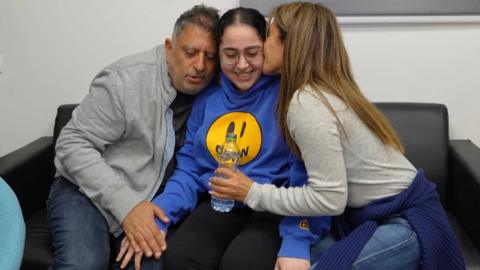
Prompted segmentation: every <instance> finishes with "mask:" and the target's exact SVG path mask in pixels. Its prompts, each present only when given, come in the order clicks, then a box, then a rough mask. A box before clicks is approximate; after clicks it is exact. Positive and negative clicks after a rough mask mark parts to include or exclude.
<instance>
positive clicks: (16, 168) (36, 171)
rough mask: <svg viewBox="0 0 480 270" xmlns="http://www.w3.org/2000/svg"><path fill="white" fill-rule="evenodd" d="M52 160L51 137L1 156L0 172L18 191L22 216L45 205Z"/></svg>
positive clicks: (51, 176)
mask: <svg viewBox="0 0 480 270" xmlns="http://www.w3.org/2000/svg"><path fill="white" fill-rule="evenodd" d="M52 161H53V138H52V137H41V138H39V139H37V140H35V141H33V142H31V143H29V144H28V145H25V146H24V147H22V148H19V149H17V150H15V151H13V152H11V153H9V154H7V155H5V156H3V157H1V158H0V176H1V177H2V178H3V179H5V181H6V182H7V183H8V184H9V185H10V187H11V188H12V189H13V191H14V192H15V194H16V195H17V197H18V200H19V202H20V206H21V207H22V212H23V216H24V217H25V219H27V218H28V217H30V216H31V215H32V214H33V213H35V212H37V211H38V210H39V209H41V208H42V207H44V206H45V200H46V198H47V196H48V192H49V189H50V184H51V182H52V178H53V173H54V172H53V170H52Z"/></svg>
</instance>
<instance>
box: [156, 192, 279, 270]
mask: <svg viewBox="0 0 480 270" xmlns="http://www.w3.org/2000/svg"><path fill="white" fill-rule="evenodd" d="M281 219H282V217H280V216H276V215H273V214H270V213H265V212H254V211H252V210H250V209H248V208H237V207H236V208H234V209H233V210H232V211H230V212H229V213H220V212H216V211H214V210H213V209H212V208H211V206H210V200H208V199H207V200H205V201H204V202H203V203H201V204H200V205H199V206H198V207H197V208H196V209H195V210H194V211H193V212H192V213H191V214H190V216H188V218H186V219H185V221H184V222H183V223H182V225H181V226H180V227H179V228H178V230H177V231H176V233H175V234H174V235H173V236H172V237H171V238H170V239H169V240H168V242H167V245H168V248H167V252H166V254H165V268H166V269H167V270H187V269H189V270H193V269H195V270H210V269H211V270H214V269H219V270H237V269H238V270H262V269H265V270H272V269H273V268H274V265H275V261H276V258H277V252H278V250H279V248H280V244H281V239H280V236H279V232H278V224H279V222H280V221H281Z"/></svg>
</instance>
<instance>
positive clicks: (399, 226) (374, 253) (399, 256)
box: [311, 217, 421, 270]
mask: <svg viewBox="0 0 480 270" xmlns="http://www.w3.org/2000/svg"><path fill="white" fill-rule="evenodd" d="M335 242H336V240H335V238H334V237H333V236H332V235H331V234H328V235H327V236H325V237H323V238H322V239H321V240H320V241H319V242H318V243H317V244H315V245H314V246H313V247H312V249H311V258H312V268H311V269H314V267H315V266H316V264H315V262H316V261H317V260H318V259H319V258H320V256H321V255H322V254H323V253H324V252H325V251H326V250H327V249H328V248H329V247H330V246H332V245H333V244H334V243H335ZM420 264H421V250H420V243H419V241H418V239H417V235H416V233H415V231H414V230H413V229H412V227H411V226H410V224H409V223H408V221H407V220H405V219H404V218H402V217H392V218H390V219H389V220H387V222H385V223H383V224H381V225H380V226H378V228H377V230H376V231H375V233H374V234H373V236H372V238H371V239H370V240H369V241H368V242H367V243H366V244H365V247H364V248H363V249H362V251H360V254H359V255H358V257H357V259H356V260H355V262H354V263H353V265H352V269H354V270H360V269H369V270H375V269H382V270H397V269H398V270H416V269H420Z"/></svg>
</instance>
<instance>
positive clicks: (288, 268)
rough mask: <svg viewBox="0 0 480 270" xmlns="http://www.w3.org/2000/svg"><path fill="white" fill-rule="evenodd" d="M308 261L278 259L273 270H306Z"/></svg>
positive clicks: (286, 258)
mask: <svg viewBox="0 0 480 270" xmlns="http://www.w3.org/2000/svg"><path fill="white" fill-rule="evenodd" d="M309 268H310V261H309V260H305V259H300V258H289V257H278V258H277V262H276V263H275V269H274V270H307V269H309Z"/></svg>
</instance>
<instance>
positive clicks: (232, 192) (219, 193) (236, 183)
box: [209, 167, 253, 202]
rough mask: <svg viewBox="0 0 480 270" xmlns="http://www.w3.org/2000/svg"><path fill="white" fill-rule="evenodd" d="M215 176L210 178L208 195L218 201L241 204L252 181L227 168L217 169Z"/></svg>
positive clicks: (237, 171) (240, 173) (238, 171)
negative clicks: (227, 200) (230, 201)
mask: <svg viewBox="0 0 480 270" xmlns="http://www.w3.org/2000/svg"><path fill="white" fill-rule="evenodd" d="M215 175H221V176H222V177H218V176H213V177H211V178H210V183H209V185H210V187H211V188H212V190H211V191H210V194H211V195H212V196H214V197H216V198H220V199H233V200H236V201H239V202H243V201H244V200H245V197H247V194H248V191H249V190H250V187H251V186H252V184H253V181H252V180H251V179H250V178H248V177H247V176H246V175H245V174H243V173H242V172H241V171H240V170H236V171H233V170H231V169H228V168H222V167H220V168H218V169H217V170H215Z"/></svg>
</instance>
